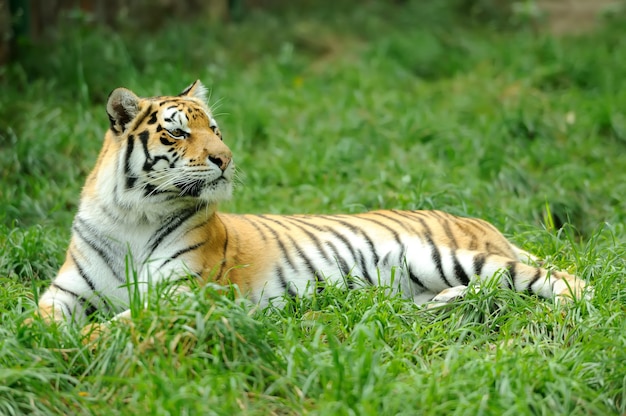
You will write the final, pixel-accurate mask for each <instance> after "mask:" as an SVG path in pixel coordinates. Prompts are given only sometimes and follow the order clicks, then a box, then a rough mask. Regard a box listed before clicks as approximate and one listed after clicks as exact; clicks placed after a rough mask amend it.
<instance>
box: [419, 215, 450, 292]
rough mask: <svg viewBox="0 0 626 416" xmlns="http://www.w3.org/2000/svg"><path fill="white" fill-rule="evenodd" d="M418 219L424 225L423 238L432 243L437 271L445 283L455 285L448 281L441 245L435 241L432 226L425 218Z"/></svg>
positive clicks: (431, 247)
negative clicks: (442, 259)
mask: <svg viewBox="0 0 626 416" xmlns="http://www.w3.org/2000/svg"><path fill="white" fill-rule="evenodd" d="M417 220H418V221H419V222H420V223H421V224H422V227H424V236H423V238H424V239H426V242H427V243H428V244H429V245H430V249H431V252H432V255H431V256H432V259H433V262H434V263H435V267H436V268H437V272H439V277H441V279H442V280H443V281H444V283H445V284H446V285H447V286H448V287H453V285H452V284H451V283H450V282H449V281H448V279H446V275H445V272H444V270H443V263H442V261H441V252H440V251H439V247H438V246H437V245H436V244H435V242H434V241H433V238H432V231H431V230H430V227H429V226H428V224H426V221H424V219H423V218H417Z"/></svg>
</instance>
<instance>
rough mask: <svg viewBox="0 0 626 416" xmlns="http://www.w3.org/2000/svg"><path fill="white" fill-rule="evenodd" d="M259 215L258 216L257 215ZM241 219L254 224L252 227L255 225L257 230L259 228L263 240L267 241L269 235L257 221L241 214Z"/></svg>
mask: <svg viewBox="0 0 626 416" xmlns="http://www.w3.org/2000/svg"><path fill="white" fill-rule="evenodd" d="M257 217H258V216H257ZM241 219H242V220H244V221H246V222H247V223H248V224H250V225H252V227H254V229H255V230H257V232H258V233H259V234H260V236H261V240H263V242H267V236H266V235H265V233H264V232H263V230H261V228H260V227H259V226H258V225H257V223H256V222H254V221H252V220H250V219H249V218H247V216H245V215H244V216H241Z"/></svg>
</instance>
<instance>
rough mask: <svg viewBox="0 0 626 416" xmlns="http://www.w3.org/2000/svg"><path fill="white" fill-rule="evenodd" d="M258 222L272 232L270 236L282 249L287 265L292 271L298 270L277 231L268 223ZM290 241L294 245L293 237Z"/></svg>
mask: <svg viewBox="0 0 626 416" xmlns="http://www.w3.org/2000/svg"><path fill="white" fill-rule="evenodd" d="M250 222H251V223H252V224H254V223H253V222H252V221H250ZM260 224H261V225H262V226H263V227H265V228H266V229H267V230H268V231H269V232H270V234H272V236H273V237H274V241H275V242H276V244H278V247H279V248H280V250H281V251H282V254H283V257H284V258H285V260H286V261H287V264H289V267H291V268H292V269H293V271H294V272H298V268H297V267H296V265H295V263H294V262H293V260H292V258H291V256H290V254H289V251H288V250H287V248H286V247H285V245H284V244H283V242H282V241H281V239H280V236H279V235H278V233H277V232H276V231H275V230H274V229H273V228H272V227H270V226H269V225H267V224H264V223H263V222H260ZM259 231H260V230H259ZM287 238H291V237H289V236H287ZM291 243H292V245H295V242H294V241H293V239H291ZM313 273H314V272H313Z"/></svg>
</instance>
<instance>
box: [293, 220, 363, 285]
mask: <svg viewBox="0 0 626 416" xmlns="http://www.w3.org/2000/svg"><path fill="white" fill-rule="evenodd" d="M283 218H285V220H287V221H289V222H291V223H292V224H293V222H294V221H295V222H297V223H299V224H302V225H303V226H308V227H311V228H313V229H314V230H317V231H326V230H325V229H324V228H322V227H320V226H318V225H316V224H312V223H309V222H307V221H304V220H302V219H299V218H296V217H293V216H288V217H283ZM294 226H295V227H298V228H299V229H300V230H302V232H304V233H305V234H306V235H307V236H308V237H309V238H310V239H311V240H313V241H314V242H315V245H316V247H317V248H318V250H319V251H320V253H322V254H323V255H324V257H326V258H328V257H327V256H326V252H325V250H324V248H323V247H324V246H328V247H329V248H330V250H331V251H332V252H333V257H332V258H333V259H334V260H335V261H336V262H337V263H339V264H337V266H338V267H339V270H340V271H341V274H342V275H343V276H344V277H345V276H347V275H349V274H350V268H349V267H348V263H346V260H345V259H344V258H343V256H341V254H340V253H339V250H337V246H335V244H333V242H332V241H330V240H324V241H323V242H322V241H321V240H320V239H319V238H317V237H316V236H315V234H313V233H311V232H310V231H308V230H305V229H304V228H303V227H302V226H299V225H298V224H294ZM355 260H356V259H355Z"/></svg>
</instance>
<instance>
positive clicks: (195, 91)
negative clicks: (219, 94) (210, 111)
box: [178, 80, 207, 103]
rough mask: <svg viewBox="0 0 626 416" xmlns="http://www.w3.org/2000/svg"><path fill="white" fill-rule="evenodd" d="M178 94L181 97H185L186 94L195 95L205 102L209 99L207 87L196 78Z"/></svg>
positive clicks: (188, 95)
mask: <svg viewBox="0 0 626 416" xmlns="http://www.w3.org/2000/svg"><path fill="white" fill-rule="evenodd" d="M178 96H179V97H184V96H187V97H195V98H197V99H199V100H200V101H202V102H203V103H206V101H207V89H206V87H205V86H204V85H203V84H202V83H201V82H200V80H196V81H195V82H194V83H193V84H191V85H190V86H188V87H187V88H185V89H184V90H183V92H181V93H180V94H178Z"/></svg>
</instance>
